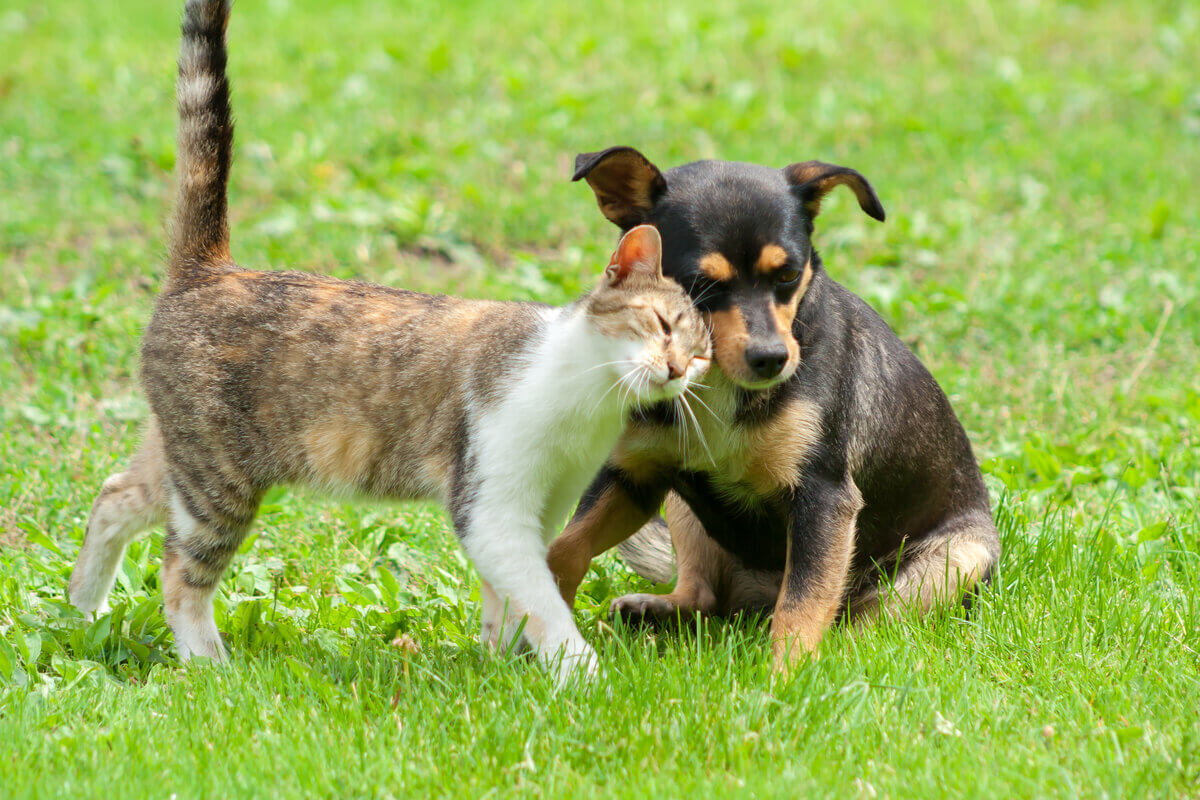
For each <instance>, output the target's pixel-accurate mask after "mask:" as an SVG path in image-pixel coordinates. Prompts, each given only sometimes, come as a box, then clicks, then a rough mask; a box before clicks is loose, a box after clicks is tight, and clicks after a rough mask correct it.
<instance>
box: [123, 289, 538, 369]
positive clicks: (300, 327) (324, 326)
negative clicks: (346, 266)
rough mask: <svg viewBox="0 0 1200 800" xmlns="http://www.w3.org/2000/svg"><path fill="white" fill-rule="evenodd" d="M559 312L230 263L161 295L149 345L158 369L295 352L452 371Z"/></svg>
mask: <svg viewBox="0 0 1200 800" xmlns="http://www.w3.org/2000/svg"><path fill="white" fill-rule="evenodd" d="M551 311H552V309H550V308H549V307H546V306H541V305H538V304H534V303H506V302H497V301H492V300H467V299H461V298H455V297H448V296H445V295H428V294H422V293H420V292H413V291H409V290H406V289H395V288H392V287H388V286H379V285H376V284H370V283H363V282H360V281H343V280H338V279H336V278H330V277H327V276H323V275H314V274H309V273H304V272H282V271H263V272H257V271H230V272H225V273H220V274H216V275H213V276H212V277H211V278H209V279H207V280H203V281H197V282H195V283H192V284H190V285H187V286H185V287H182V288H180V289H178V290H174V291H168V292H167V293H165V294H163V295H162V296H161V297H160V298H159V302H158V304H157V306H156V308H155V311H154V315H153V317H152V319H151V321H150V324H149V325H148V326H147V329H146V334H145V337H144V340H143V347H142V351H143V359H144V362H145V364H146V366H147V367H149V366H151V365H153V366H154V368H155V370H156V371H157V370H160V369H161V370H170V369H173V368H178V369H180V370H183V371H188V372H195V371H196V370H197V369H198V368H200V367H202V366H203V365H204V364H205V363H210V362H211V363H213V364H218V363H224V364H234V363H242V364H252V363H254V362H261V363H260V364H259V366H260V367H261V368H264V369H265V368H266V367H267V366H268V365H269V364H271V363H274V366H275V367H276V368H279V369H286V367H287V364H285V363H282V362H281V359H283V358H285V357H288V356H290V357H291V358H292V359H295V360H296V361H298V362H318V361H328V360H330V359H334V360H336V359H339V358H340V359H350V360H353V361H354V362H355V363H356V364H359V365H363V366H366V365H371V366H374V367H383V366H384V364H385V363H386V362H395V361H397V360H399V361H400V362H405V361H409V360H418V361H425V360H428V361H429V362H430V364H431V365H432V364H433V363H438V364H441V365H442V366H443V367H445V368H447V369H448V370H449V371H454V367H455V366H456V365H457V366H459V367H461V366H462V365H463V364H465V363H466V362H467V361H468V360H470V359H472V358H485V359H490V360H492V361H493V362H498V361H501V360H503V357H504V355H505V354H506V353H511V352H513V351H516V350H519V349H521V348H522V346H523V343H525V342H526V341H527V340H528V339H530V338H531V337H532V336H534V335H535V334H536V331H537V329H538V328H539V327H540V326H541V325H542V324H543V323H544V321H545V319H546V315H547V314H548V313H550V312H551ZM393 366H394V364H393ZM176 378H177V379H178V378H182V376H176Z"/></svg>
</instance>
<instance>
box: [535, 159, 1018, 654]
mask: <svg viewBox="0 0 1200 800" xmlns="http://www.w3.org/2000/svg"><path fill="white" fill-rule="evenodd" d="M572 179H573V180H581V179H586V181H587V183H588V184H589V185H590V186H591V188H592V190H593V192H594V193H595V196H596V201H597V203H598V204H599V207H600V210H601V212H602V213H603V214H604V216H605V217H607V218H608V219H609V220H610V221H612V222H613V223H615V224H616V225H617V226H618V227H620V228H621V229H622V231H625V230H628V229H630V228H632V227H633V226H635V225H640V224H646V223H648V224H651V225H654V226H655V227H656V228H658V230H659V232H660V234H661V235H662V239H663V253H664V261H663V271H664V273H665V274H666V275H668V276H670V277H672V278H674V279H675V280H676V281H678V282H679V283H681V284H682V285H683V286H684V287H686V288H687V289H688V292H689V294H690V296H691V298H692V302H693V303H694V304H695V305H696V306H697V307H698V308H699V309H700V310H701V311H702V312H703V315H704V317H705V319H706V321H707V324H708V325H709V326H710V330H711V334H712V343H713V352H714V359H713V360H714V364H713V367H712V368H711V369H710V371H709V376H708V378H707V379H706V381H707V382H706V384H705V386H704V387H703V388H701V389H700V390H698V391H697V392H696V394H695V396H694V407H684V406H682V405H681V404H679V403H674V404H669V405H668V404H662V405H658V406H654V407H652V408H650V409H648V410H644V411H642V412H640V413H637V414H635V415H634V416H633V417H632V418H631V419H630V420H629V422H628V425H627V428H626V431H625V432H624V434H623V435H622V438H621V440H620V442H619V443H618V445H617V447H616V449H615V450H614V451H613V453H612V455H611V456H610V457H609V459H608V461H607V463H606V465H605V466H604V468H603V469H602V470H601V472H600V473H599V474H598V475H597V476H596V478H595V480H594V481H593V483H592V484H591V486H590V487H589V489H588V491H587V492H586V494H585V495H584V497H583V498H582V500H581V502H580V504H579V506H578V509H577V510H576V513H575V515H574V516H573V518H572V519H571V521H570V523H569V524H568V526H567V528H566V529H565V530H564V531H563V533H562V534H561V535H560V536H559V538H558V539H556V540H555V542H554V544H553V545H552V547H551V550H550V553H549V562H550V565H551V569H552V570H553V572H554V573H555V577H556V579H557V580H558V584H559V588H560V591H561V592H562V594H563V596H564V597H565V598H566V600H567V601H568V603H573V602H574V598H575V594H576V591H577V589H578V586H579V583H580V581H581V580H582V579H583V577H584V575H585V573H586V572H587V569H588V565H589V564H590V562H591V559H592V558H593V557H595V556H596V555H598V554H600V553H602V552H604V551H605V550H607V549H609V548H611V547H613V546H615V545H618V544H622V543H624V545H623V552H624V553H625V554H627V555H628V556H630V560H631V561H633V562H634V563H635V564H639V565H640V569H641V571H642V572H643V573H645V574H649V575H653V576H654V577H656V578H660V579H661V577H662V576H664V575H665V574H669V572H670V562H669V558H670V549H669V548H668V547H667V546H666V537H667V536H668V535H669V537H670V542H671V544H673V546H674V552H675V560H676V565H677V571H678V579H677V581H676V584H675V587H674V590H673V591H672V592H671V593H670V594H667V595H652V594H634V595H627V596H625V597H621V598H619V599H618V600H616V601H614V604H613V611H614V613H616V614H619V615H621V616H624V617H626V618H629V619H640V620H646V621H656V620H666V619H671V618H676V617H677V616H678V615H692V614H695V613H701V614H712V615H723V614H730V613H733V612H737V611H741V610H747V609H771V610H773V613H772V617H771V637H772V642H773V649H774V663H775V668H776V669H777V670H785V669H787V668H788V666H789V665H791V664H792V663H794V662H795V661H797V660H798V659H800V658H802V657H805V656H806V654H809V653H812V652H814V651H815V649H816V648H817V646H818V644H819V643H820V641H821V639H822V637H823V635H824V632H825V631H826V630H827V628H828V627H829V626H830V625H831V624H832V623H834V622H835V621H836V620H838V619H839V618H842V619H845V620H847V621H848V622H850V623H851V624H861V623H864V622H867V621H870V620H874V619H878V618H881V617H883V616H888V615H894V614H896V613H899V612H901V611H903V610H904V609H908V608H915V609H917V610H919V611H920V612H928V611H930V610H932V609H934V608H936V607H938V606H940V605H945V604H947V603H952V602H958V601H961V600H965V599H967V598H969V597H970V595H971V593H972V592H973V591H974V589H975V587H977V586H978V585H980V584H981V583H983V582H985V581H986V580H987V579H988V578H989V577H990V575H991V574H992V571H993V569H994V567H995V565H996V563H997V560H998V559H999V557H1000V539H999V535H998V533H997V530H996V526H995V524H994V523H993V521H992V516H991V509H990V504H989V498H988V492H987V488H986V486H985V485H984V482H983V476H982V474H981V472H980V469H979V466H978V463H977V462H976V459H975V456H974V454H973V453H972V450H971V445H970V442H969V441H968V439H967V436H966V433H965V432H964V430H963V427H962V425H961V424H960V422H959V421H958V418H957V417H956V416H955V414H954V411H953V409H952V408H951V406H950V403H949V401H948V399H947V398H946V395H945V393H944V392H943V391H942V390H941V388H940V387H939V386H938V384H937V382H936V381H935V380H934V379H933V377H932V376H931V375H930V373H929V371H928V370H927V369H926V368H925V367H924V366H923V365H922V364H921V362H920V361H919V360H918V359H917V358H916V356H915V355H913V353H912V352H911V351H910V350H909V349H908V348H907V347H905V345H904V344H903V343H902V342H901V341H900V339H899V338H897V336H896V334H895V333H893V332H892V330H891V329H890V328H889V327H888V325H887V324H886V323H885V322H884V321H883V320H882V319H881V318H880V317H879V315H878V314H876V313H875V312H874V311H873V310H872V309H871V308H870V307H869V306H868V305H867V304H866V303H865V302H864V301H863V300H861V299H860V298H859V297H857V296H855V295H854V294H852V293H851V292H849V291H848V290H846V289H845V288H843V287H842V286H840V285H839V284H838V283H836V282H835V281H834V280H833V279H832V278H830V277H829V275H828V274H827V273H826V271H825V267H824V265H823V264H822V261H821V258H820V256H819V255H818V253H817V251H816V249H815V248H814V246H813V243H812V236H813V231H814V220H815V219H816V218H817V215H818V214H819V212H820V210H821V201H822V198H824V197H825V196H826V194H828V192H830V191H831V190H832V189H834V188H835V187H837V186H846V187H848V188H849V189H850V190H852V191H853V192H854V194H855V196H856V198H857V199H858V204H859V206H860V207H861V208H862V210H863V211H864V212H865V213H866V214H867V215H869V216H871V217H873V218H875V219H877V220H879V221H883V219H884V210H883V206H882V205H881V204H880V202H879V198H878V196H877V195H876V193H875V190H874V189H873V188H872V186H871V184H870V183H869V182H868V181H867V179H866V178H865V177H863V176H862V175H861V174H860V173H859V172H857V171H855V170H853V169H849V168H847V167H841V166H837V165H834V164H826V163H822V162H818V161H805V162H800V163H796V164H792V165H791V166H788V167H785V168H783V169H782V170H780V169H772V168H768V167H764V166H758V165H753V164H744V163H736V162H725V161H698V162H694V163H690V164H684V165H682V166H679V167H676V168H674V169H671V170H668V171H667V172H666V173H663V172H661V171H660V170H659V169H658V167H656V166H655V165H654V164H653V163H651V162H650V161H649V159H647V158H646V157H645V156H644V155H642V154H641V153H640V152H638V151H637V150H635V149H633V148H631V147H611V148H608V149H607V150H603V151H600V152H595V153H583V154H580V155H579V156H578V157H577V159H576V162H575V174H574V176H573V178H572ZM660 509H664V514H665V522H663V521H662V520H659V519H656V515H657V514H658V512H659V511H660ZM668 532H669V533H668ZM631 536H633V537H634V538H632V539H630V537H631ZM627 539H628V540H629V541H628V542H626V540H627ZM639 562H640V563H639Z"/></svg>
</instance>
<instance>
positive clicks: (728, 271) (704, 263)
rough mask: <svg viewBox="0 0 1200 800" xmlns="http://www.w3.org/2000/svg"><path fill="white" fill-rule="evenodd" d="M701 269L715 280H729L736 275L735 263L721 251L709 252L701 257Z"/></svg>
mask: <svg viewBox="0 0 1200 800" xmlns="http://www.w3.org/2000/svg"><path fill="white" fill-rule="evenodd" d="M699 267H700V271H701V272H703V273H704V274H705V275H707V276H708V277H709V278H711V279H712V280H714V281H727V280H729V279H730V278H732V277H733V275H734V269H733V265H732V264H730V263H729V259H727V258H725V256H723V255H721V254H720V253H708V254H707V255H705V256H703V257H702V258H701V259H700V263H699Z"/></svg>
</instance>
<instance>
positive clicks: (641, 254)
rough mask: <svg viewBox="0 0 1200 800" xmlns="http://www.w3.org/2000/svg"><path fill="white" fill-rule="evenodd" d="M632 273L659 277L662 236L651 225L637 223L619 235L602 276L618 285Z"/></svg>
mask: <svg viewBox="0 0 1200 800" xmlns="http://www.w3.org/2000/svg"><path fill="white" fill-rule="evenodd" d="M633 275H643V276H645V277H648V278H656V279H661V278H662V276H663V274H662V237H661V236H659V235H658V229H657V228H655V227H654V226H653V225H638V226H637V227H636V228H631V229H630V231H629V232H628V233H626V234H625V235H624V236H622V237H621V243H620V244H619V245H617V252H615V253H613V256H612V261H611V262H610V263H609V265H608V269H606V270H604V276H605V277H606V278H608V283H609V285H610V286H619V285H620V284H622V283H624V282H625V281H627V280H628V279H629V278H630V277H631V276H633Z"/></svg>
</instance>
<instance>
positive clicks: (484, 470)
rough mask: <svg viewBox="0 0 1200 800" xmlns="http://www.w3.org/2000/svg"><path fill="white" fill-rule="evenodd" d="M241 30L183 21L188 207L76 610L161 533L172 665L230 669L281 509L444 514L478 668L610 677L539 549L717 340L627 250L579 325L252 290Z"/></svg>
mask: <svg viewBox="0 0 1200 800" xmlns="http://www.w3.org/2000/svg"><path fill="white" fill-rule="evenodd" d="M228 16H229V3H228V2H227V0H226V1H225V2H221V1H219V0H189V1H188V2H187V4H186V7H185V13H184V21H183V28H182V45H181V54H180V60H179V81H178V86H177V95H178V106H179V133H178V148H179V163H178V176H179V193H178V200H177V205H176V209H175V212H174V218H173V220H172V226H171V235H170V247H169V257H168V269H167V278H166V282H165V286H164V288H163V291H162V294H161V295H160V297H159V298H158V301H157V304H156V307H155V310H154V314H153V317H152V318H151V320H150V323H149V325H148V327H147V328H146V331H145V336H144V339H143V343H142V383H143V386H144V388H145V392H146V396H147V398H148V400H149V405H150V410H151V413H150V418H149V421H148V424H147V426H146V430H145V435H144V441H143V442H142V445H141V449H140V451H139V452H138V453H137V455H135V456H134V458H133V460H132V462H131V463H130V464H129V466H128V468H127V469H125V470H124V471H123V472H121V473H119V474H117V475H114V476H112V477H110V478H109V479H108V480H107V481H105V482H104V485H103V487H102V489H101V491H100V494H99V496H98V497H97V498H96V500H95V503H94V505H93V507H92V512H91V516H90V518H89V520H88V525H87V532H86V534H85V537H84V543H83V546H82V548H81V550H80V552H79V556H78V560H77V563H76V565H75V569H74V572H73V573H72V575H71V581H70V589H69V593H70V599H71V602H72V603H73V604H74V605H75V606H76V607H77V608H79V609H80V610H81V611H82V612H84V613H85V614H86V615H89V616H91V615H94V614H96V613H98V612H103V610H104V609H105V608H106V607H107V605H106V601H107V596H108V594H109V593H110V591H111V590H112V586H113V580H114V576H115V573H116V570H117V567H118V566H119V564H120V562H121V559H122V557H123V554H124V551H125V547H126V545H127V544H128V542H129V541H130V540H131V539H132V538H133V537H135V536H136V535H138V534H139V533H141V532H142V531H144V530H145V529H146V528H148V527H151V526H153V525H156V524H159V523H162V522H165V523H166V529H167V534H166V539H165V540H164V543H163V565H162V570H161V572H160V578H161V583H162V589H163V598H164V603H165V609H166V618H167V621H168V623H169V625H170V627H171V629H172V631H173V632H174V635H175V643H176V647H177V649H178V651H179V654H180V657H181V658H182V659H184V660H186V659H188V658H190V657H192V656H207V657H208V658H211V659H216V660H224V659H225V658H226V652H225V648H224V645H223V643H222V641H221V637H220V634H219V633H218V631H217V627H216V624H215V621H214V619H213V603H212V601H213V596H214V594H215V593H216V590H217V586H218V583H219V581H220V579H221V577H222V575H223V574H224V572H225V570H226V568H227V567H228V566H229V563H230V561H231V560H232V558H233V556H234V554H235V553H236V552H237V550H238V546H239V545H240V544H241V542H242V540H243V538H244V537H245V535H246V532H247V530H248V528H249V527H250V525H251V523H252V521H253V519H254V516H255V513H256V511H257V508H258V505H259V502H260V501H261V499H262V497H263V494H264V493H265V492H266V491H267V490H268V489H269V488H270V487H272V486H274V485H277V484H293V483H302V484H309V485H315V486H317V487H320V488H325V489H327V490H332V491H335V492H343V493H350V494H354V495H359V496H366V497H370V498H381V499H390V500H397V499H399V500H405V499H418V498H433V499H437V500H440V501H442V502H443V503H445V505H446V506H447V507H448V509H449V511H450V516H451V519H452V522H453V525H454V529H455V531H456V532H457V534H458V536H459V537H460V539H461V541H462V545H463V547H464V549H465V551H466V553H467V555H468V556H469V557H470V559H471V561H472V562H473V563H474V565H475V567H476V568H477V569H478V570H479V573H480V576H481V578H482V581H483V582H482V591H481V595H482V600H483V614H482V618H483V624H482V629H481V634H480V637H481V640H482V641H483V642H484V644H485V645H487V646H489V647H492V648H499V647H507V646H509V645H510V644H514V642H513V634H514V633H515V632H516V631H517V629H518V628H519V627H520V626H521V625H523V631H522V639H523V641H524V642H525V643H526V644H527V645H529V646H530V647H531V648H532V649H533V650H534V651H535V652H536V653H537V654H538V655H539V657H540V658H541V659H542V660H543V661H545V662H546V663H547V664H549V665H551V666H554V667H555V668H556V670H557V673H556V674H557V675H558V677H559V679H560V680H565V679H566V678H567V677H568V676H570V675H572V674H585V675H592V674H594V673H595V672H596V669H597V664H596V656H595V652H594V651H593V650H592V648H591V647H590V646H589V645H588V644H587V642H586V641H585V640H584V639H583V637H582V636H581V635H580V633H579V631H578V629H577V628H576V626H575V623H574V621H573V619H572V615H571V611H570V609H569V608H568V606H567V605H566V603H565V602H564V601H563V599H562V597H561V596H560V594H559V591H558V589H557V587H556V585H555V581H554V578H553V577H552V575H551V573H550V570H549V568H548V566H547V564H546V549H547V544H548V542H549V540H550V539H551V538H552V537H553V536H554V534H555V533H557V532H558V530H559V529H560V527H561V525H562V523H564V522H565V520H566V518H567V516H568V515H569V514H570V512H571V511H572V508H573V507H574V505H575V503H576V501H577V500H578V499H579V497H580V495H581V494H582V493H583V490H584V489H585V488H586V486H587V484H588V483H589V481H591V479H592V478H593V477H594V476H595V474H596V472H597V471H598V470H599V468H600V467H601V466H602V464H603V463H604V460H605V458H606V457H607V456H608V454H609V452H610V451H611V450H612V448H613V445H614V444H615V443H616V441H617V439H618V437H619V436H620V434H621V431H622V428H623V423H624V421H625V420H626V419H627V418H628V417H629V415H630V414H631V413H635V412H636V410H637V409H638V408H640V407H642V406H645V405H648V404H653V403H658V402H662V401H671V402H677V403H681V404H682V403H686V397H685V393H686V392H688V391H689V386H690V385H691V384H692V383H693V382H694V381H696V379H697V378H699V377H700V376H701V375H703V374H704V371H705V370H706V369H707V367H708V364H709V362H710V358H711V350H710V344H709V333H708V330H707V328H706V327H705V325H704V322H703V320H702V319H701V318H700V316H699V314H698V312H697V311H696V310H695V309H694V308H693V306H692V303H691V301H690V300H689V299H688V296H687V294H686V293H685V292H684V291H683V289H682V287H680V286H679V285H678V284H677V283H675V282H673V281H671V280H670V279H667V278H664V277H663V275H662V241H661V239H660V237H659V234H658V232H657V231H656V230H655V229H654V228H653V227H651V226H648V225H647V226H641V227H639V228H635V229H633V230H631V231H629V233H628V234H626V235H625V237H624V238H623V239H622V240H621V242H620V244H619V245H618V247H617V251H616V252H615V253H614V255H613V257H612V260H611V263H610V264H609V265H608V267H607V268H606V269H605V270H604V273H603V275H602V277H601V278H600V280H599V281H598V283H597V284H596V286H595V288H593V289H592V290H591V291H590V292H588V293H587V294H585V295H584V296H583V297H581V298H580V299H578V300H576V301H575V302H573V303H571V304H569V305H567V306H564V307H552V306H545V305H541V304H537V303H529V302H496V301H487V300H463V299H457V298H452V297H446V296H430V295H424V294H418V293H416V292H410V291H405V290H401V289H393V288H387V287H383V286H375V285H371V284H368V283H361V282H356V281H342V280H336V279H334V278H329V277H322V276H318V275H312V274H306V273H302V272H284V271H270V272H255V271H249V270H243V269H241V268H239V267H238V266H237V265H236V264H235V263H234V261H233V259H232V256H231V254H230V250H229V226H228V214H227V184H228V177H229V170H230V156H231V151H232V142H233V126H232V121H231V115H230V113H231V112H230V104H229V85H228V81H227V78H226V75H225V60H226V50H225V28H226V26H227V23H228Z"/></svg>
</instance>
